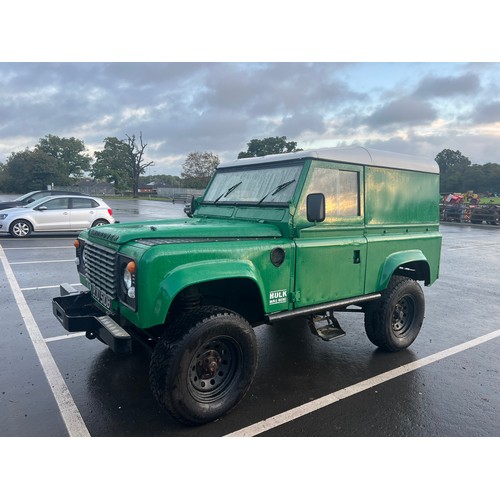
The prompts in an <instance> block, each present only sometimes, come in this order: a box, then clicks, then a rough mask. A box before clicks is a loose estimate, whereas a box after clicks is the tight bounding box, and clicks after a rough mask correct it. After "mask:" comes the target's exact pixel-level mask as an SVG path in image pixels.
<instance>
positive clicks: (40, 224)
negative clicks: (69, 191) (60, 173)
mask: <svg viewBox="0 0 500 500" xmlns="http://www.w3.org/2000/svg"><path fill="white" fill-rule="evenodd" d="M114 222H115V219H114V218H113V210H112V209H111V208H110V207H109V206H108V205H107V204H106V203H105V202H104V201H103V200H101V199H100V198H93V197H90V196H76V195H75V196H68V195H61V196H49V197H46V198H42V199H41V200H36V201H33V202H32V203H30V204H28V205H26V206H25V207H13V208H7V209H5V210H0V233H10V234H11V235H12V236H14V237H15V238H26V237H27V236H29V235H30V234H31V233H33V232H39V231H40V232H42V231H45V232H48V231H50V232H59V231H73V232H78V231H82V230H83V229H87V228H89V227H94V226H100V225H102V224H113V223H114Z"/></svg>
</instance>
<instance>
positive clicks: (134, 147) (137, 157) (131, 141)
mask: <svg viewBox="0 0 500 500" xmlns="http://www.w3.org/2000/svg"><path fill="white" fill-rule="evenodd" d="M127 139H128V147H129V149H130V154H131V155H132V158H131V160H132V161H131V164H130V166H131V172H130V176H131V177H132V191H133V194H134V198H137V196H138V195H139V178H140V176H141V174H143V173H144V172H145V171H146V169H147V168H148V167H149V166H151V165H154V162H152V161H150V162H148V163H146V161H145V160H144V151H145V149H146V146H147V144H144V143H143V141H142V132H140V133H139V141H140V144H137V143H136V141H135V135H133V136H132V137H130V136H128V135H127Z"/></svg>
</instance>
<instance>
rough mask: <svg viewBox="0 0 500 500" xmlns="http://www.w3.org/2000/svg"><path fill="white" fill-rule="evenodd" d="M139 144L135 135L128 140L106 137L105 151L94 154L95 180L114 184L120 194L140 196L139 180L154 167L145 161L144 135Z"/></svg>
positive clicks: (140, 137)
mask: <svg viewBox="0 0 500 500" xmlns="http://www.w3.org/2000/svg"><path fill="white" fill-rule="evenodd" d="M139 141H140V143H137V141H136V138H135V135H132V136H131V137H130V136H127V140H126V141H125V140H120V139H118V138H116V137H106V139H105V140H104V149H103V150H102V151H96V152H95V153H94V156H95V162H94V164H93V165H92V168H91V175H92V177H93V178H94V179H98V180H105V181H107V182H112V183H114V185H115V189H116V190H117V191H119V192H124V191H132V193H133V195H134V198H136V197H137V196H138V190H139V178H140V175H141V174H143V173H144V172H145V170H146V168H147V167H149V166H150V165H153V162H152V161H150V162H148V163H146V162H145V160H144V151H145V149H146V146H147V144H144V143H143V141H142V133H141V134H140V136H139Z"/></svg>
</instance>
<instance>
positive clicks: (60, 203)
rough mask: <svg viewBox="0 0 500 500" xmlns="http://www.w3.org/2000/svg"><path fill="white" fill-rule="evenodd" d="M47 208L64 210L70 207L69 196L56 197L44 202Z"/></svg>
mask: <svg viewBox="0 0 500 500" xmlns="http://www.w3.org/2000/svg"><path fill="white" fill-rule="evenodd" d="M43 206H44V207H46V208H47V210H64V209H65V208H68V198H55V199H54V200H49V201H47V202H46V203H44V204H43Z"/></svg>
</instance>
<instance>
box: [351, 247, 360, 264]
mask: <svg viewBox="0 0 500 500" xmlns="http://www.w3.org/2000/svg"><path fill="white" fill-rule="evenodd" d="M352 262H353V264H360V263H361V252H360V250H354V256H353V259H352Z"/></svg>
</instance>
